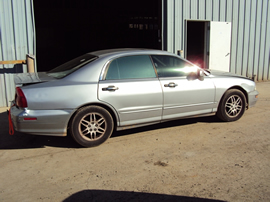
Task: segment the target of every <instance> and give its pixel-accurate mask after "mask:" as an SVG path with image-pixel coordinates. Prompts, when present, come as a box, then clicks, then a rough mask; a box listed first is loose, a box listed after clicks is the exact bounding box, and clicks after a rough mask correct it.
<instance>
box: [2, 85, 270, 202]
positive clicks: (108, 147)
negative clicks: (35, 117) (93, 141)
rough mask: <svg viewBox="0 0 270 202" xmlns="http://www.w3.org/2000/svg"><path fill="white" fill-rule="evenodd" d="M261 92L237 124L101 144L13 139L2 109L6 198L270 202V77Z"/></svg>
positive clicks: (191, 124)
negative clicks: (83, 144)
mask: <svg viewBox="0 0 270 202" xmlns="http://www.w3.org/2000/svg"><path fill="white" fill-rule="evenodd" d="M257 89H258V91H259V92H260V95H259V101H258V102H257V104H256V106H255V107H253V108H251V109H250V110H248V111H246V113H245V115H244V116H243V117H242V118H241V119H240V120H239V121H237V122H232V123H223V122H220V121H219V120H218V119H216V118H215V117H205V118H192V119H186V120H178V121H171V122H168V123H164V124H159V125H154V126H148V127H143V128H137V129H133V130H126V131H120V132H116V133H115V134H113V136H112V137H111V138H110V139H109V140H108V141H107V142H105V143H104V144H102V145H101V146H99V147H95V148H80V147H79V146H78V145H77V144H76V143H74V142H73V140H72V139H71V138H70V137H47V136H32V135H28V134H22V133H18V132H15V134H14V135H13V136H10V135H8V121H7V115H6V112H5V111H6V108H0V121H1V125H0V133H1V135H0V169H1V172H0V182H1V183H0V201H270V187H269V186H270V172H269V171H270V136H269V131H270V93H269V92H270V82H261V83H257Z"/></svg>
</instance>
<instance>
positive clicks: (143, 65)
mask: <svg viewBox="0 0 270 202" xmlns="http://www.w3.org/2000/svg"><path fill="white" fill-rule="evenodd" d="M155 77H156V73H155V70H154V67H153V64H152V62H151V60H150V57H149V56H148V55H136V56H127V57H121V58H117V59H115V60H113V61H112V62H111V64H110V66H109V69H108V71H107V74H106V80H115V79H139V78H155Z"/></svg>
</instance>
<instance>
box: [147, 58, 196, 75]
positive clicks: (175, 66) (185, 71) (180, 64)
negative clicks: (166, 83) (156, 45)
mask: <svg viewBox="0 0 270 202" xmlns="http://www.w3.org/2000/svg"><path fill="white" fill-rule="evenodd" d="M151 57H152V59H153V62H154V64H155V67H156V69H157V73H158V76H159V77H180V76H187V75H189V74H190V73H191V72H193V71H194V68H192V67H193V66H192V65H191V64H189V63H187V62H186V61H184V60H181V59H180V58H177V57H173V56H168V55H152V56H151Z"/></svg>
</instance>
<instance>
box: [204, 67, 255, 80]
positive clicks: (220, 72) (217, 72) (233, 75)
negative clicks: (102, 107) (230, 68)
mask: <svg viewBox="0 0 270 202" xmlns="http://www.w3.org/2000/svg"><path fill="white" fill-rule="evenodd" d="M207 72H209V73H210V74H211V75H213V76H225V77H237V78H243V79H249V80H251V79H250V78H248V77H244V76H240V75H237V74H234V73H231V72H223V71H219V70H212V69H208V70H207Z"/></svg>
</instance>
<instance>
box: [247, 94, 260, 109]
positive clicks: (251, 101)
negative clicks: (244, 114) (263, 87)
mask: <svg viewBox="0 0 270 202" xmlns="http://www.w3.org/2000/svg"><path fill="white" fill-rule="evenodd" d="M258 95H259V92H258V91H256V90H255V91H252V92H250V93H249V94H248V101H249V103H248V107H249V108H250V107H254V105H255V104H256V102H257V101H258Z"/></svg>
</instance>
